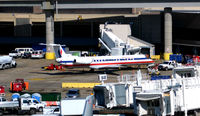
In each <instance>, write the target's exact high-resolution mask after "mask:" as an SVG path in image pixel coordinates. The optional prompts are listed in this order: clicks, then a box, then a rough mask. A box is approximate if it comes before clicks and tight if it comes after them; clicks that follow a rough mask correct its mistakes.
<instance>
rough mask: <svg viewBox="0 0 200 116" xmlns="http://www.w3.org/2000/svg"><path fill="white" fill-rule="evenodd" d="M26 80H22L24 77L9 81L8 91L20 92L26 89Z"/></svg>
mask: <svg viewBox="0 0 200 116" xmlns="http://www.w3.org/2000/svg"><path fill="white" fill-rule="evenodd" d="M28 84H29V83H28V82H24V79H16V80H15V81H14V82H10V91H12V92H21V91H23V90H28Z"/></svg>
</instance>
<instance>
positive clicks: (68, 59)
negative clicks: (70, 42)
mask: <svg viewBox="0 0 200 116" xmlns="http://www.w3.org/2000/svg"><path fill="white" fill-rule="evenodd" d="M54 50H55V55H56V61H57V62H58V63H60V64H61V65H63V66H64V67H66V68H75V67H88V68H91V69H100V68H117V67H126V66H129V65H141V64H152V63H154V61H153V60H151V59H149V58H147V57H146V56H145V55H143V54H135V55H120V56H92V57H87V56H86V57H79V56H72V55H71V54H66V53H65V51H64V50H63V48H62V47H61V46H60V45H57V46H54Z"/></svg>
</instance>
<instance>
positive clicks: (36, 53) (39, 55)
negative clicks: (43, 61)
mask: <svg viewBox="0 0 200 116" xmlns="http://www.w3.org/2000/svg"><path fill="white" fill-rule="evenodd" d="M44 55H45V54H44V52H43V51H42V50H36V51H33V52H32V54H31V58H44Z"/></svg>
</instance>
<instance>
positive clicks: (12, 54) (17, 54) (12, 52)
mask: <svg viewBox="0 0 200 116" xmlns="http://www.w3.org/2000/svg"><path fill="white" fill-rule="evenodd" d="M21 55H22V54H21V53H19V52H17V51H16V50H12V51H11V52H10V53H9V56H10V57H13V58H19V57H21Z"/></svg>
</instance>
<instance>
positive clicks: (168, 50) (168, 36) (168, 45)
mask: <svg viewBox="0 0 200 116" xmlns="http://www.w3.org/2000/svg"><path fill="white" fill-rule="evenodd" d="M164 21H165V23H164V28H165V29H164V30H165V31H164V35H165V37H164V39H165V51H164V60H169V59H170V55H171V54H172V8H170V7H167V8H165V9H164Z"/></svg>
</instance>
